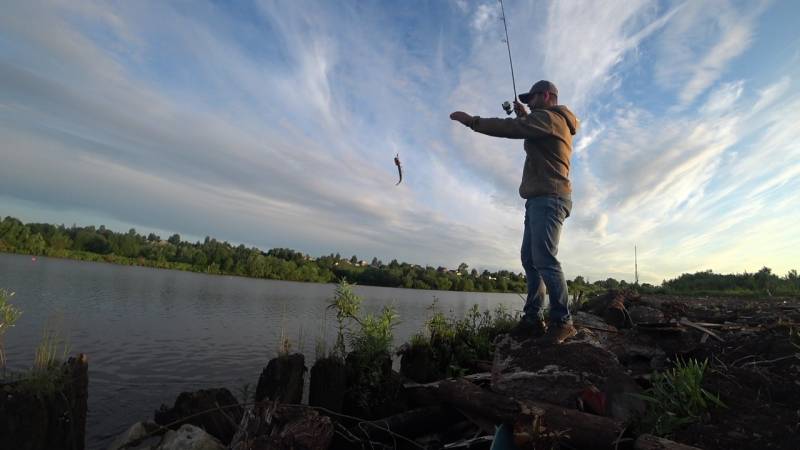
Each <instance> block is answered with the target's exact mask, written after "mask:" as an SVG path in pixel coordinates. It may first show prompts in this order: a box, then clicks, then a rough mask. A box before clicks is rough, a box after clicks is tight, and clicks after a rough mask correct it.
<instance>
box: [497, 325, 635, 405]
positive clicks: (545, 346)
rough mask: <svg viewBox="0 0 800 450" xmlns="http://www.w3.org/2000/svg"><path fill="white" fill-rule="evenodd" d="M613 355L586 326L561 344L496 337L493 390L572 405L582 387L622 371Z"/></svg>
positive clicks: (516, 396) (524, 397) (535, 399)
mask: <svg viewBox="0 0 800 450" xmlns="http://www.w3.org/2000/svg"><path fill="white" fill-rule="evenodd" d="M622 371H623V370H622V366H621V365H620V363H619V360H618V359H617V357H616V355H614V354H613V353H612V352H610V351H608V350H606V349H605V348H603V347H602V345H601V344H600V343H599V340H598V338H597V336H595V334H594V333H593V332H592V331H591V330H587V329H581V330H579V331H578V334H577V336H575V338H573V339H569V340H567V341H566V342H564V343H563V344H561V345H553V344H551V343H549V342H548V341H547V340H545V339H538V340H536V339H531V340H527V341H523V342H516V341H515V340H514V339H511V338H510V337H505V338H503V339H500V340H498V342H497V343H496V348H495V359H494V365H493V367H492V383H491V388H492V391H494V392H497V393H499V394H503V395H507V396H509V397H514V398H515V399H517V400H533V401H540V402H547V403H552V404H555V405H561V406H564V407H569V408H574V407H575V405H576V401H577V398H578V396H579V394H580V393H581V391H583V390H584V389H585V388H587V387H588V386H591V385H594V386H602V385H604V384H605V382H606V380H607V378H608V377H609V375H611V374H616V373H620V372H622Z"/></svg>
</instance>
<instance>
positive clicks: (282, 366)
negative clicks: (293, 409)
mask: <svg viewBox="0 0 800 450" xmlns="http://www.w3.org/2000/svg"><path fill="white" fill-rule="evenodd" d="M305 372H306V365H305V357H303V355H302V354H300V353H294V354H291V355H281V356H279V357H277V358H274V359H272V360H270V361H269V363H267V367H265V368H264V370H263V371H262V372H261V376H260V377H259V378H258V386H257V387H256V401H258V402H260V401H262V400H265V399H270V400H278V401H280V402H282V403H300V402H301V401H302V400H303V377H304V376H305Z"/></svg>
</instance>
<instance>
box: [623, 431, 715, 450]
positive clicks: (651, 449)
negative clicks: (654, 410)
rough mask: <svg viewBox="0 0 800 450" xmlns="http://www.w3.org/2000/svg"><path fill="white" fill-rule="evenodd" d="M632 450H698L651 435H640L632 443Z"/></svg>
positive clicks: (697, 449)
mask: <svg viewBox="0 0 800 450" xmlns="http://www.w3.org/2000/svg"><path fill="white" fill-rule="evenodd" d="M633 448H634V450H700V449H699V448H697V447H692V446H690V445H685V444H680V443H678V442H675V441H670V440H669V439H664V438H661V437H658V436H653V435H652V434H642V435H640V436H639V437H638V438H636V441H635V442H634V443H633Z"/></svg>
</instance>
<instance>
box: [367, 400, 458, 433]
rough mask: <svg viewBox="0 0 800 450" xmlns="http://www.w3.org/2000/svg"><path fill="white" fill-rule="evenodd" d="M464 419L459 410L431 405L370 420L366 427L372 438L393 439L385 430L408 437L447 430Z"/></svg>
mask: <svg viewBox="0 0 800 450" xmlns="http://www.w3.org/2000/svg"><path fill="white" fill-rule="evenodd" d="M462 420H464V418H463V417H462V416H461V414H459V413H458V412H456V411H454V410H452V409H451V408H446V407H443V406H429V407H424V408H417V409H412V410H409V411H404V412H401V413H399V414H395V415H393V416H389V417H386V418H384V419H379V420H373V421H371V422H368V424H367V426H361V427H360V428H361V429H362V430H363V429H366V430H367V434H368V435H369V438H370V439H371V440H380V441H391V440H392V439H393V437H392V435H391V434H389V433H387V432H386V431H384V430H383V429H387V430H389V431H391V432H392V433H396V434H399V435H401V436H405V437H408V438H415V437H417V436H422V435H424V434H428V433H432V432H434V431H438V430H445V429H447V428H450V427H451V426H453V425H455V424H456V423H458V422H460V421H462Z"/></svg>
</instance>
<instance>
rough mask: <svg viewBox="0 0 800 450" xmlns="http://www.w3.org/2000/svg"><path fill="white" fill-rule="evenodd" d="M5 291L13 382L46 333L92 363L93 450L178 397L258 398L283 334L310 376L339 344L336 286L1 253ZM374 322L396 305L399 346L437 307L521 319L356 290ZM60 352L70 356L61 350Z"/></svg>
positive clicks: (462, 300)
mask: <svg viewBox="0 0 800 450" xmlns="http://www.w3.org/2000/svg"><path fill="white" fill-rule="evenodd" d="M0 288H5V289H7V290H10V291H13V292H15V295H14V296H13V297H12V299H11V300H12V303H14V304H15V305H16V306H18V307H19V308H20V309H22V311H23V314H22V316H21V317H20V319H19V320H18V321H17V324H16V326H15V327H14V328H11V329H10V331H8V332H7V333H6V336H5V348H6V356H7V362H8V368H9V369H10V370H23V369H26V368H29V367H30V366H31V365H32V363H33V358H34V353H35V348H36V346H37V344H38V343H39V342H40V341H41V338H42V333H43V331H44V329H45V328H47V329H50V330H54V331H56V332H58V333H59V335H60V336H62V337H63V338H64V339H65V343H66V348H67V349H68V352H69V354H76V353H85V354H86V355H88V358H89V412H88V418H87V448H89V449H100V448H106V447H107V446H108V445H109V444H110V442H111V441H112V440H113V439H114V437H115V436H116V435H118V434H119V433H121V432H123V431H125V429H127V428H128V427H129V426H130V425H131V424H133V423H134V422H136V421H139V420H145V419H152V416H153V411H154V410H156V409H158V407H159V406H160V405H161V404H162V403H166V404H168V405H169V406H172V404H173V402H174V401H175V398H176V397H177V395H178V394H179V393H180V392H182V391H188V390H196V389H203V388H212V387H227V388H228V389H230V390H231V392H233V393H234V395H237V397H238V395H239V392H240V390H241V388H242V387H243V386H244V385H245V384H248V383H249V384H250V387H251V392H252V391H253V390H255V385H256V383H257V382H258V377H259V375H260V373H261V370H263V368H264V367H265V366H266V364H267V362H268V361H269V360H270V359H271V358H273V357H275V356H276V354H277V351H278V347H279V342H280V340H281V334H282V333H285V335H286V336H288V337H289V339H290V340H291V342H292V345H293V350H298V349H299V350H301V351H302V352H303V353H304V354H305V356H306V365H307V366H308V367H309V368H310V367H311V364H313V360H314V358H315V343H316V342H317V341H318V340H320V339H325V340H326V341H327V342H328V346H329V347H330V344H332V343H333V340H334V336H335V331H336V330H335V328H336V322H335V317H334V316H333V314H332V312H330V311H328V312H327V313H326V305H327V302H328V300H329V299H330V298H331V297H332V296H333V292H334V289H335V285H333V284H319V283H295V282H287V281H274V280H258V279H250V278H241V277H231V276H216V275H204V274H197V273H191V272H181V271H175V270H160V269H149V268H143V267H130V266H118V265H112V264H102V263H91V262H83V261H72V260H62V259H53V258H44V257H37V258H32V257H31V256H25V255H11V254H4V253H0ZM355 291H356V293H357V294H358V295H359V296H361V297H362V298H363V299H364V302H363V307H364V309H365V310H367V311H372V312H378V311H380V309H381V308H382V307H383V306H384V305H388V304H393V305H394V306H395V308H396V310H397V313H398V314H399V316H400V321H401V322H400V324H399V325H398V326H397V328H396V329H395V342H396V344H398V345H399V344H401V343H403V342H405V341H407V340H408V339H409V338H410V337H411V336H412V335H413V334H414V333H416V332H418V331H419V330H421V329H422V327H423V326H424V323H425V320H426V319H427V318H428V317H429V316H430V311H429V307H430V305H431V303H432V302H433V300H434V298H436V299H437V300H438V302H437V303H438V305H439V308H440V310H442V311H444V312H446V313H447V312H450V311H452V313H453V314H455V315H456V316H463V314H464V313H465V312H466V311H467V309H469V308H470V307H472V305H474V304H477V305H478V306H479V307H480V309H481V310H485V309H494V308H495V307H496V306H497V305H500V304H503V305H505V306H507V307H508V308H509V309H510V310H512V311H514V310H520V309H521V308H522V300H521V299H520V297H519V296H518V295H516V294H486V293H465V292H448V291H424V290H412V289H395V288H381V287H371V286H357V287H356V288H355ZM326 316H327V317H326ZM61 349H62V351H63V349H64V347H61Z"/></svg>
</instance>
